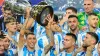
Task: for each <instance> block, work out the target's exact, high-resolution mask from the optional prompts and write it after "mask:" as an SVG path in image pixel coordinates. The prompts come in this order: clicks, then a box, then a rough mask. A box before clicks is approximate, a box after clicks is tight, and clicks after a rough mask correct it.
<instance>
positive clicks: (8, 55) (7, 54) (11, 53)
mask: <svg viewBox="0 0 100 56" xmlns="http://www.w3.org/2000/svg"><path fill="white" fill-rule="evenodd" d="M4 53H5V55H6V56H14V53H13V51H12V50H10V49H9V50H6V51H5V52H4Z"/></svg>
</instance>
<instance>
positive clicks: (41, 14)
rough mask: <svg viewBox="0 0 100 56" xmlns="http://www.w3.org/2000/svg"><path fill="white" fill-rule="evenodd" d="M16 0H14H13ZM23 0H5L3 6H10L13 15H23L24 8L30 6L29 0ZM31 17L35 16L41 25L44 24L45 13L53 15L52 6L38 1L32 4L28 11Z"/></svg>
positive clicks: (45, 22) (46, 22)
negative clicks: (12, 1)
mask: <svg viewBox="0 0 100 56" xmlns="http://www.w3.org/2000/svg"><path fill="white" fill-rule="evenodd" d="M15 1H16V0H15ZM23 1H24V0H17V2H15V3H11V2H10V1H5V8H7V7H9V8H11V10H12V12H13V13H14V14H15V15H25V8H26V7H27V6H28V7H31V5H30V4H29V2H27V1H26V2H25V1H24V2H23ZM30 15H31V17H33V18H35V20H36V21H37V22H38V23H39V24H40V25H41V26H46V25H47V24H48V21H47V20H46V17H47V15H50V16H51V17H52V16H53V8H52V7H51V6H49V5H47V3H45V2H43V1H42V2H40V3H39V4H38V5H34V6H32V8H31V12H30Z"/></svg>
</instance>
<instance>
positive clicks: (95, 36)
mask: <svg viewBox="0 0 100 56" xmlns="http://www.w3.org/2000/svg"><path fill="white" fill-rule="evenodd" d="M87 34H89V35H91V36H92V37H93V38H94V39H95V40H96V44H97V43H98V35H97V34H96V33H95V32H87Z"/></svg>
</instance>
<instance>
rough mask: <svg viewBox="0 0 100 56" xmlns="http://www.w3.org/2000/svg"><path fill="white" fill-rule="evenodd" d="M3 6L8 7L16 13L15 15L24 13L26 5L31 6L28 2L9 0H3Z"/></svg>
mask: <svg viewBox="0 0 100 56" xmlns="http://www.w3.org/2000/svg"><path fill="white" fill-rule="evenodd" d="M4 6H5V8H10V9H11V11H12V12H13V13H14V14H17V15H24V14H25V8H26V7H28V6H29V7H31V5H30V4H29V3H25V2H23V3H21V2H15V3H12V2H11V1H5V3H4Z"/></svg>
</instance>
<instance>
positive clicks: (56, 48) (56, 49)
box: [46, 32, 63, 56]
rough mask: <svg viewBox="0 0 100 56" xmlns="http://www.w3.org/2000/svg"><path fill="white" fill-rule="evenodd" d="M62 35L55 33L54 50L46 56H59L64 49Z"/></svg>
mask: <svg viewBox="0 0 100 56" xmlns="http://www.w3.org/2000/svg"><path fill="white" fill-rule="evenodd" d="M62 40H63V38H62V35H61V33H57V32H56V33H55V34H54V42H55V45H54V46H53V47H52V49H51V50H50V51H49V52H48V54H47V55H46V56H57V54H59V52H60V48H62V46H63V45H62Z"/></svg>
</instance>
